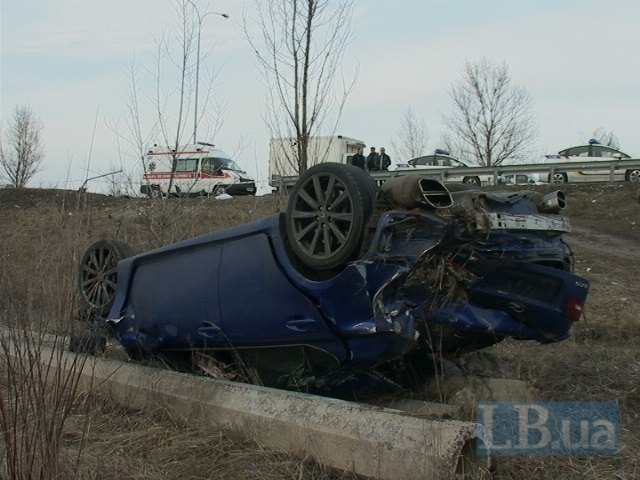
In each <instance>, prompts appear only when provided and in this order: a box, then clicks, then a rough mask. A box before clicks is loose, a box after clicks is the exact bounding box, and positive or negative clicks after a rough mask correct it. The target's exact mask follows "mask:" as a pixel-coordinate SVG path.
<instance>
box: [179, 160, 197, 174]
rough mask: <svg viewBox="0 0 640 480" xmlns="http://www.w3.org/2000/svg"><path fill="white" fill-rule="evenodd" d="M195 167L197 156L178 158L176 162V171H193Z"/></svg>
mask: <svg viewBox="0 0 640 480" xmlns="http://www.w3.org/2000/svg"><path fill="white" fill-rule="evenodd" d="M197 169H198V159H197V158H179V159H178V161H177V162H176V172H195V171H196V170H197Z"/></svg>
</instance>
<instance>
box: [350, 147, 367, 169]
mask: <svg viewBox="0 0 640 480" xmlns="http://www.w3.org/2000/svg"><path fill="white" fill-rule="evenodd" d="M351 165H355V166H356V167H358V168H361V169H363V170H364V169H365V159H364V155H363V154H362V147H360V148H358V152H357V153H356V154H355V155H354V156H353V157H351Z"/></svg>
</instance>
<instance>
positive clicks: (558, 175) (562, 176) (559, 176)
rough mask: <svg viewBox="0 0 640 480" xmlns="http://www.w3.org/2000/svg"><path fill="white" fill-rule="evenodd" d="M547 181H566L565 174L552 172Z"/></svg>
mask: <svg viewBox="0 0 640 480" xmlns="http://www.w3.org/2000/svg"><path fill="white" fill-rule="evenodd" d="M549 183H567V174H566V173H562V172H554V173H553V175H549Z"/></svg>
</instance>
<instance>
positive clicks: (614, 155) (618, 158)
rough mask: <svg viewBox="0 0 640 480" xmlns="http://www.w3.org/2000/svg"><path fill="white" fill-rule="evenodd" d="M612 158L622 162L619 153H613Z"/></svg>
mask: <svg viewBox="0 0 640 480" xmlns="http://www.w3.org/2000/svg"><path fill="white" fill-rule="evenodd" d="M613 158H615V159H616V160H622V155H621V154H620V153H614V154H613Z"/></svg>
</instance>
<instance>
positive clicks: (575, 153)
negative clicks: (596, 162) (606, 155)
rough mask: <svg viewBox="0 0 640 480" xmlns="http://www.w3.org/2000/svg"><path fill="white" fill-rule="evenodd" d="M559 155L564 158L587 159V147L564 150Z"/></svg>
mask: <svg viewBox="0 0 640 480" xmlns="http://www.w3.org/2000/svg"><path fill="white" fill-rule="evenodd" d="M560 155H562V156H564V157H588V156H589V147H588V146H587V145H583V146H581V147H573V148H567V149H566V150H563V151H561V152H560Z"/></svg>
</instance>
